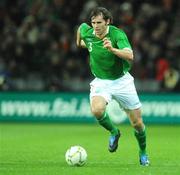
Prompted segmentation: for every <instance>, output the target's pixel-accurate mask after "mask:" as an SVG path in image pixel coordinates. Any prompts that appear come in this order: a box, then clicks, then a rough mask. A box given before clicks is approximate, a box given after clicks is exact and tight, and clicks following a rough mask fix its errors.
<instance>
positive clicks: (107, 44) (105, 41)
mask: <svg viewBox="0 0 180 175" xmlns="http://www.w3.org/2000/svg"><path fill="white" fill-rule="evenodd" d="M103 46H104V48H106V49H108V50H109V51H111V50H112V48H113V47H112V44H111V41H110V40H109V39H107V38H104V39H103Z"/></svg>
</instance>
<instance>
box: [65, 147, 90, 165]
mask: <svg viewBox="0 0 180 175" xmlns="http://www.w3.org/2000/svg"><path fill="white" fill-rule="evenodd" d="M65 159H66V162H67V164H68V165H70V166H83V165H84V164H85V163H86V161H87V152H86V150H85V149H84V148H83V147H81V146H77V145H76V146H71V147H70V148H69V149H68V150H67V151H66V154H65Z"/></svg>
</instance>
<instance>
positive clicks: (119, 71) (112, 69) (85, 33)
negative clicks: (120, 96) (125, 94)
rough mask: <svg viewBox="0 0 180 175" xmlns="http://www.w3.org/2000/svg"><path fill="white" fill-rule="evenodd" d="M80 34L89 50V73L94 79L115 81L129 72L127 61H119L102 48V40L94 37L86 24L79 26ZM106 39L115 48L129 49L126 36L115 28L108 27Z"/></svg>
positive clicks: (92, 31) (129, 66)
mask: <svg viewBox="0 0 180 175" xmlns="http://www.w3.org/2000/svg"><path fill="white" fill-rule="evenodd" d="M80 34H81V39H82V40H83V41H84V42H85V44H86V47H87V48H88V50H89V54H90V67H91V72H92V74H93V75H94V76H95V77H98V78H100V79H108V80H115V79H117V78H119V77H121V76H122V75H124V74H125V73H127V72H128V71H129V70H130V68H131V64H130V63H129V62H128V61H127V60H125V59H119V57H117V56H116V55H115V54H113V53H111V52H109V51H108V49H106V48H104V47H103V40H102V39H100V38H98V37H96V36H95V33H94V30H93V28H92V27H90V26H89V25H87V24H86V23H83V24H81V26H80ZM106 38H107V39H109V40H110V41H111V44H112V46H113V47H115V48H119V49H123V48H129V49H131V46H130V44H129V41H128V38H127V36H126V34H125V33H124V32H123V31H122V30H120V29H118V28H117V27H115V26H112V25H109V26H108V31H107V34H106ZM99 58H101V59H99Z"/></svg>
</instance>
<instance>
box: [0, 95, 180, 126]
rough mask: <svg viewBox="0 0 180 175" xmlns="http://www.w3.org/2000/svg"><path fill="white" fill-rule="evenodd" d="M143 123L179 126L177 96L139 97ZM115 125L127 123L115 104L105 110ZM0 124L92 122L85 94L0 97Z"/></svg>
mask: <svg viewBox="0 0 180 175" xmlns="http://www.w3.org/2000/svg"><path fill="white" fill-rule="evenodd" d="M139 97H140V100H141V102H142V105H143V108H142V112H143V118H144V121H145V122H146V123H180V107H179V106H180V95H179V94H159V95H158V94H140V95H139ZM108 112H109V114H110V116H111V117H112V119H113V121H114V122H115V123H124V122H125V123H126V122H128V119H127V117H126V115H125V113H124V112H123V111H122V110H121V109H120V108H119V106H118V105H117V103H116V102H114V101H112V103H110V104H109V106H108ZM0 121H58V122H85V123H89V122H90V123H93V122H96V121H95V119H94V117H93V116H92V114H91V112H90V107H89V95H88V93H0Z"/></svg>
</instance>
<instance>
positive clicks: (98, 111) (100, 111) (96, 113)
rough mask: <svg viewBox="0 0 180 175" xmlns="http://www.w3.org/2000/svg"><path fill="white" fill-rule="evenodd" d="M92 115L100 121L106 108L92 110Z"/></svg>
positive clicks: (100, 107)
mask: <svg viewBox="0 0 180 175" xmlns="http://www.w3.org/2000/svg"><path fill="white" fill-rule="evenodd" d="M91 111H92V114H93V115H94V116H95V117H96V118H97V119H98V118H101V117H102V115H103V114H104V111H105V108H104V107H103V106H98V105H97V106H95V107H92V108H91Z"/></svg>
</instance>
